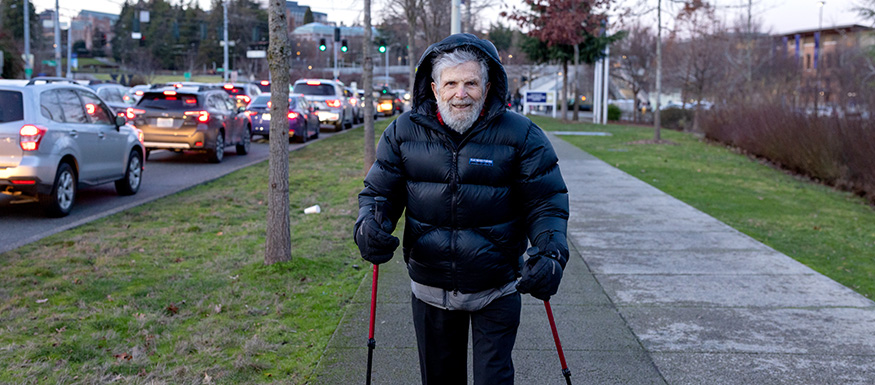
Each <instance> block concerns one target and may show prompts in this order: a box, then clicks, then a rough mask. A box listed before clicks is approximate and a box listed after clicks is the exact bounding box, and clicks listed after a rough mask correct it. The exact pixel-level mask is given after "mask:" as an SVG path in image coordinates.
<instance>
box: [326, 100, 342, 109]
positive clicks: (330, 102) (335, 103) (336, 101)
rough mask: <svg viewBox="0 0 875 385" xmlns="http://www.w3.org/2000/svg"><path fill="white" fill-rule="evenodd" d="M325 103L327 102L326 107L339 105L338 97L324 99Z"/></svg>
mask: <svg viewBox="0 0 875 385" xmlns="http://www.w3.org/2000/svg"><path fill="white" fill-rule="evenodd" d="M325 104H327V105H328V107H340V99H334V100H326V101H325Z"/></svg>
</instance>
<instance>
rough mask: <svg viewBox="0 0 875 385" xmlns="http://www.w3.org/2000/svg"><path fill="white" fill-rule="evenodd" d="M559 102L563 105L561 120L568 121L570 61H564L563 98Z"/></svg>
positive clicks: (560, 109)
mask: <svg viewBox="0 0 875 385" xmlns="http://www.w3.org/2000/svg"><path fill="white" fill-rule="evenodd" d="M559 101H560V103H562V105H561V106H560V108H559V111H561V114H562V118H561V119H562V120H565V119H568V59H562V97H561V98H559Z"/></svg>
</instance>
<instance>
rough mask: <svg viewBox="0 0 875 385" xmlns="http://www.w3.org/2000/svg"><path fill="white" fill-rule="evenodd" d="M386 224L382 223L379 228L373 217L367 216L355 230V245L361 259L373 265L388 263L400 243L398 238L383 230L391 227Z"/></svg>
mask: <svg viewBox="0 0 875 385" xmlns="http://www.w3.org/2000/svg"><path fill="white" fill-rule="evenodd" d="M387 224H388V223H386V222H385V221H384V224H383V226H380V225H379V224H377V220H376V219H375V218H374V216H373V215H368V216H366V217H365V218H363V219H362V221H361V222H360V223H359V225H358V226H357V227H356V229H355V243H356V245H358V247H359V251H360V252H361V253H362V258H364V259H365V260H366V261H368V262H370V263H373V264H375V265H379V264H381V263H386V262H389V260H390V259H392V255H394V254H395V249H397V248H398V244H399V243H400V241H399V240H398V237H395V236H393V235H392V234H390V233H389V232H387V231H386V230H383V229H384V228H391V225H388V226H387Z"/></svg>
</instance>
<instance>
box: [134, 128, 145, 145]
mask: <svg viewBox="0 0 875 385" xmlns="http://www.w3.org/2000/svg"><path fill="white" fill-rule="evenodd" d="M136 130H137V139H139V140H140V143H146V134H144V133H143V130H141V129H139V128H137V129H136Z"/></svg>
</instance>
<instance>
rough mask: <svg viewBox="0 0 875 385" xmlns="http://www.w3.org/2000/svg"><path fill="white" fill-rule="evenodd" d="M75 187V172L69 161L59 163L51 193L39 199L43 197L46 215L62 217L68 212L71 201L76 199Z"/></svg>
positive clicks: (71, 206)
mask: <svg viewBox="0 0 875 385" xmlns="http://www.w3.org/2000/svg"><path fill="white" fill-rule="evenodd" d="M76 188H77V185H76V173H75V172H74V171H73V167H72V166H70V164H69V163H61V165H60V166H58V173H57V174H55V184H54V185H52V192H51V194H49V195H47V196H43V197H41V199H40V200H43V199H44V202H43V204H44V208H45V212H46V215H48V216H50V217H64V216H67V215H68V214H70V210H71V209H72V208H73V202H74V201H75V200H76V192H77V191H76Z"/></svg>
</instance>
